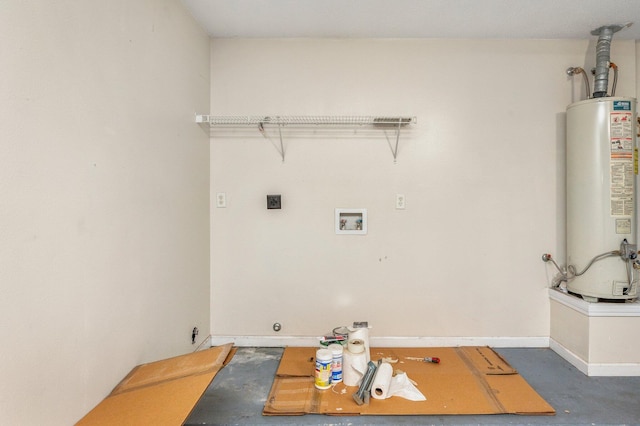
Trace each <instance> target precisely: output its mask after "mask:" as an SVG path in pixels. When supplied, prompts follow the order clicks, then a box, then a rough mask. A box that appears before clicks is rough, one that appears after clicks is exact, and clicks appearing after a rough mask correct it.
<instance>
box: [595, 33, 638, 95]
mask: <svg viewBox="0 0 640 426" xmlns="http://www.w3.org/2000/svg"><path fill="white" fill-rule="evenodd" d="M631 24H632V23H631V22H627V23H626V24H620V25H606V26H603V27H600V28H596V29H595V30H593V31H591V35H597V36H598V43H597V44H596V69H595V78H594V82H593V97H594V98H602V97H605V96H607V89H608V88H609V67H610V66H611V62H610V58H611V40H612V39H613V34H614V33H617V32H618V31H620V30H621V29H623V28H627V27H630V26H631Z"/></svg>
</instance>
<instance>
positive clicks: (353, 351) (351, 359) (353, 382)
mask: <svg viewBox="0 0 640 426" xmlns="http://www.w3.org/2000/svg"><path fill="white" fill-rule="evenodd" d="M366 371H367V358H366V356H365V353H364V342H363V341H362V340H350V341H349V342H348V343H347V348H346V349H345V350H344V351H343V353H342V382H343V383H344V384H345V385H347V386H359V385H360V382H361V381H362V378H363V377H364V373H365V372H366Z"/></svg>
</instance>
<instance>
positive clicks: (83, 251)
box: [0, 0, 210, 425]
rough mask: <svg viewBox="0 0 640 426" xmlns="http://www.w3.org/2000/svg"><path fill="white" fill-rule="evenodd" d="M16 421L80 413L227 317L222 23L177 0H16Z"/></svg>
mask: <svg viewBox="0 0 640 426" xmlns="http://www.w3.org/2000/svg"><path fill="white" fill-rule="evenodd" d="M0 52H2V54H1V55H0V70H1V71H0V93H2V96H1V97H0V342H2V350H1V351H0V377H1V378H2V379H1V380H0V423H1V424H7V425H8V424H11V425H20V424H25V425H27V424H28V425H32V424H47V425H55V424H60V425H68V424H72V423H73V422H75V421H77V420H78V419H79V418H80V417H81V416H83V415H84V414H85V413H86V412H87V411H88V410H90V409H91V408H92V407H93V406H94V405H95V404H97V403H98V402H99V401H100V400H101V399H102V398H103V397H104V396H106V395H107V394H108V392H110V391H111V389H112V388H113V387H114V386H115V385H116V384H117V383H118V381H119V380H121V379H122V378H123V377H124V375H125V374H126V373H127V372H128V371H129V370H130V369H131V368H132V367H134V366H135V365H137V364H140V363H143V362H148V361H152V360H155V359H159V358H164V357H167V356H173V355H178V354H183V353H187V352H190V351H192V350H193V349H194V347H193V346H192V345H191V337H190V334H191V329H192V327H193V326H195V325H197V326H199V327H200V329H201V334H200V337H204V336H206V335H207V334H208V328H209V306H208V299H209V279H208V277H209V218H208V212H209V207H208V201H209V200H208V187H209V182H208V179H209V163H208V157H209V144H208V136H207V134H206V133H205V132H203V131H202V129H201V128H199V127H198V126H197V125H195V124H194V123H193V121H194V117H193V114H194V113H195V112H200V111H204V110H206V109H207V108H208V103H209V77H210V76H209V39H208V37H207V36H206V34H205V33H204V32H203V31H202V30H201V29H200V28H199V27H198V26H197V25H196V24H195V23H194V21H193V20H192V18H191V17H190V15H189V14H188V13H187V12H186V11H185V10H184V9H183V6H182V5H181V4H180V3H179V2H178V1H174V0H162V1H158V0H135V1H131V0H126V1H125V0H118V1H108V2H105V1H97V0H91V1H56V2H43V1H17V0H10V1H4V2H2V13H0Z"/></svg>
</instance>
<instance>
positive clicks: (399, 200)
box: [396, 194, 405, 210]
mask: <svg viewBox="0 0 640 426" xmlns="http://www.w3.org/2000/svg"><path fill="white" fill-rule="evenodd" d="M404 207H405V198H404V194H396V209H398V210H403V209H404Z"/></svg>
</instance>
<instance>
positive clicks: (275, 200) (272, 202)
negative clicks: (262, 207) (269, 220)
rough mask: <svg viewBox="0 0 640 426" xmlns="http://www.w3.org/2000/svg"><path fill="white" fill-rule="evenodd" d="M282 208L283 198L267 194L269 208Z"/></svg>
mask: <svg viewBox="0 0 640 426" xmlns="http://www.w3.org/2000/svg"><path fill="white" fill-rule="evenodd" d="M280 208H282V198H281V196H280V194H278V195H267V209H269V210H271V209H280Z"/></svg>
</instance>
